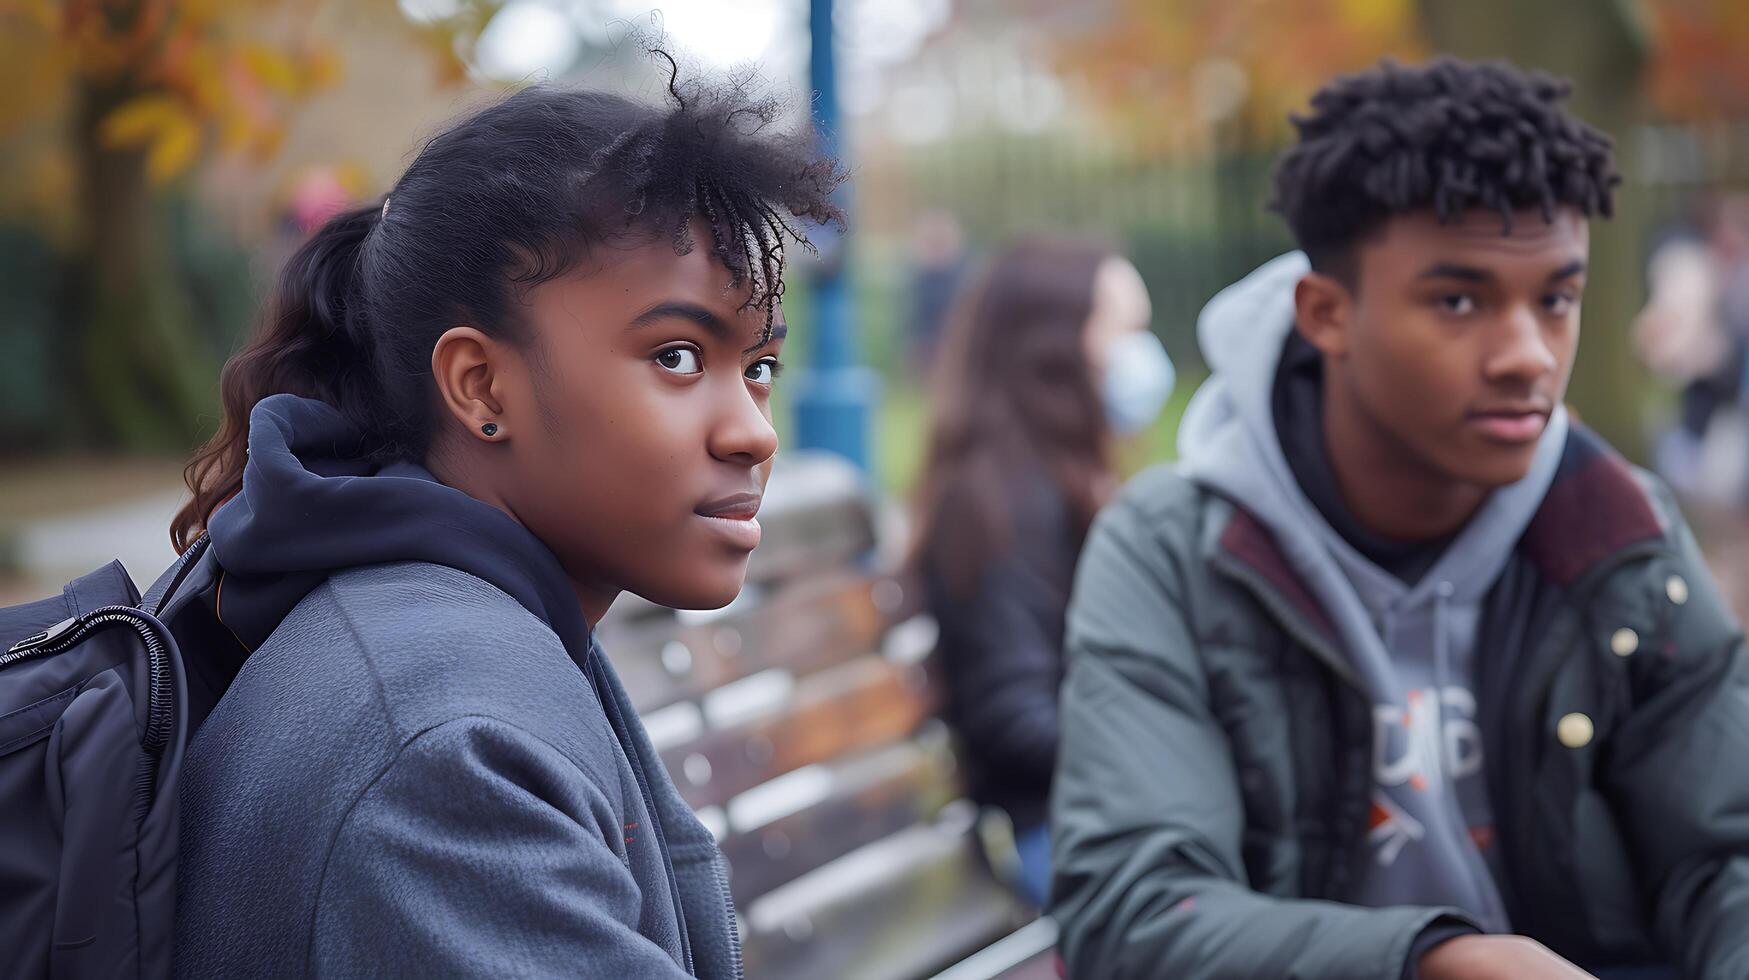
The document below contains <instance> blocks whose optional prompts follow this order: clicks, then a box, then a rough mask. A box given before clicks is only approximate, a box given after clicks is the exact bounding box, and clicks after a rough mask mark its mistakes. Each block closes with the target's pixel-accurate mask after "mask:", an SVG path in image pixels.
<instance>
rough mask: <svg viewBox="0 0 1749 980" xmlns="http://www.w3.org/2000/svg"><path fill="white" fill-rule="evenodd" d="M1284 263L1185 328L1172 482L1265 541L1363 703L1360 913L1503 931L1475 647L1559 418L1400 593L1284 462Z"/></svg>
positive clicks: (1297, 256)
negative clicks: (1524, 467)
mask: <svg viewBox="0 0 1749 980" xmlns="http://www.w3.org/2000/svg"><path fill="white" fill-rule="evenodd" d="M1308 271H1310V265H1309V263H1308V262H1307V260H1306V258H1305V256H1304V255H1303V254H1301V253H1298V252H1295V253H1290V254H1288V255H1284V256H1281V257H1280V258H1277V259H1275V260H1273V261H1271V262H1269V263H1267V264H1266V265H1264V266H1262V267H1261V268H1259V269H1258V270H1257V271H1256V272H1254V273H1252V274H1251V275H1250V276H1248V277H1247V278H1245V279H1244V280H1241V281H1240V282H1239V283H1237V284H1235V285H1233V286H1231V287H1229V288H1228V289H1226V290H1225V291H1223V292H1222V293H1221V294H1220V295H1218V296H1216V297H1215V298H1214V299H1213V300H1212V301H1211V302H1210V303H1209V304H1208V306H1207V308H1205V309H1204V311H1203V314H1202V316H1201V318H1200V319H1199V320H1198V323H1197V338H1198V341H1199V343H1200V345H1201V347H1202V351H1203V355H1204V357H1205V359H1206V361H1207V362H1208V364H1209V366H1210V368H1211V369H1212V372H1213V373H1212V375H1211V377H1210V378H1209V379H1208V381H1206V382H1205V383H1204V384H1203V386H1202V388H1201V389H1199V390H1198V391H1197V393H1196V395H1195V396H1194V397H1193V398H1192V400H1191V403H1190V406H1189V408H1188V409H1187V410H1186V413H1185V417H1184V420H1183V423H1182V424H1181V426H1180V429H1179V440H1178V448H1179V457H1180V462H1179V472H1180V473H1181V474H1183V475H1184V476H1186V477H1188V478H1189V479H1191V480H1193V481H1195V482H1197V483H1199V484H1201V485H1203V486H1205V487H1207V488H1208V489H1210V490H1212V491H1214V492H1216V493H1219V494H1220V495H1222V496H1223V497H1226V498H1227V499H1229V500H1231V501H1233V502H1234V504H1235V505H1237V506H1239V507H1241V508H1243V509H1244V511H1246V512H1247V513H1248V514H1250V515H1251V516H1252V517H1254V518H1255V519H1256V520H1257V521H1258V522H1259V523H1261V524H1262V525H1263V526H1264V527H1265V528H1267V529H1268V530H1269V532H1270V533H1271V535H1272V536H1273V537H1274V539H1275V543H1276V545H1277V547H1278V549H1279V550H1280V552H1281V554H1282V556H1283V557H1284V558H1285V560H1286V561H1287V563H1288V565H1289V567H1290V568H1291V569H1292V570H1293V572H1294V573H1295V574H1296V576H1297V577H1298V579H1299V581H1300V582H1302V583H1304V586H1305V587H1306V588H1307V589H1308V590H1309V591H1310V592H1311V594H1312V595H1313V597H1314V598H1315V599H1316V600H1317V604H1318V606H1319V607H1320V608H1321V610H1322V611H1323V612H1324V613H1325V615H1326V616H1327V617H1328V619H1329V622H1330V624H1331V625H1332V626H1333V627H1334V630H1335V634H1336V638H1337V640H1338V646H1339V649H1338V651H1337V652H1338V653H1339V654H1340V655H1341V656H1342V657H1344V658H1345V659H1346V660H1347V662H1348V664H1349V666H1350V667H1352V668H1353V674H1354V675H1355V676H1356V677H1357V678H1358V679H1359V680H1360V681H1361V683H1362V684H1363V685H1364V687H1365V689H1366V693H1367V694H1368V696H1369V697H1370V698H1371V699H1372V703H1373V704H1374V719H1375V726H1374V735H1373V738H1374V745H1373V750H1374V751H1373V758H1374V775H1375V778H1376V780H1377V785H1376V787H1375V792H1374V799H1373V820H1372V824H1371V829H1372V833H1371V834H1370V835H1369V838H1368V841H1369V843H1370V844H1371V845H1372V846H1371V847H1370V848H1369V849H1367V850H1369V851H1370V853H1368V854H1366V855H1365V857H1364V861H1365V867H1363V868H1361V869H1360V871H1359V874H1358V875H1357V880H1358V882H1359V885H1358V894H1357V895H1355V896H1353V899H1354V900H1355V901H1357V902H1359V903H1360V904H1366V905H1397V904H1420V905H1448V906H1455V907H1457V908H1460V909H1462V910H1464V911H1466V912H1468V913H1470V915H1471V916H1472V917H1474V918H1475V919H1476V920H1477V921H1478V922H1480V923H1481V924H1483V925H1484V926H1486V927H1489V928H1506V927H1507V926H1508V925H1509V923H1507V922H1506V920H1505V913H1504V906H1503V904H1502V902H1501V900H1500V896H1499V893H1498V889H1497V886H1496V884H1495V882H1494V876H1493V874H1491V873H1490V866H1491V865H1492V863H1493V862H1494V861H1495V860H1496V855H1494V854H1492V853H1483V851H1482V848H1483V846H1484V845H1479V844H1476V843H1474V841H1478V840H1487V839H1488V838H1489V837H1490V835H1491V830H1492V817H1491V815H1490V807H1489V804H1488V800H1487V797H1486V785H1485V780H1484V779H1483V778H1482V767H1483V765H1484V764H1485V760H1483V758H1482V745H1481V737H1480V729H1479V728H1478V727H1477V726H1476V724H1475V714H1476V704H1475V697H1474V694H1473V692H1474V690H1475V685H1474V683H1473V679H1474V674H1475V637H1476V633H1477V631H1478V629H1479V627H1480V620H1481V613H1482V607H1483V602H1484V600H1485V598H1486V596H1487V594H1488V591H1489V590H1490V589H1491V588H1492V587H1493V585H1494V582H1495V580H1496V579H1498V578H1499V576H1500V573H1501V572H1502V571H1503V570H1504V568H1505V566H1506V563H1507V561H1508V560H1510V558H1511V556H1512V553H1513V551H1514V550H1515V549H1516V548H1517V545H1518V541H1519V539H1520V538H1521V537H1522V536H1523V534H1524V532H1525V529H1526V528H1527V527H1528V526H1529V524H1530V522H1531V519H1532V518H1533V517H1534V516H1535V515H1536V512H1537V510H1538V508H1539V507H1540V506H1541V504H1542V501H1543V497H1544V496H1545V495H1546V494H1547V492H1548V489H1549V486H1550V484H1551V482H1552V481H1553V479H1554V476H1555V473H1556V470H1557V469H1558V468H1559V466H1560V462H1561V457H1562V454H1563V450H1564V448H1565V446H1566V442H1567V433H1568V424H1569V423H1568V419H1567V414H1566V411H1565V409H1564V408H1558V409H1557V410H1556V411H1555V413H1554V415H1553V416H1552V417H1551V418H1550V420H1549V425H1548V428H1547V430H1546V431H1545V432H1544V434H1543V437H1542V440H1541V442H1540V443H1539V445H1538V448H1537V452H1536V456H1535V459H1534V461H1533V463H1532V465H1531V469H1530V473H1529V474H1528V475H1527V476H1526V477H1525V478H1524V479H1523V480H1521V481H1519V482H1518V483H1515V484H1513V485H1511V486H1508V487H1503V488H1501V489H1499V490H1496V491H1495V492H1494V493H1493V494H1491V495H1490V496H1489V498H1488V500H1487V501H1486V502H1485V503H1484V504H1483V506H1482V508H1481V509H1480V510H1479V511H1478V512H1477V513H1476V515H1475V516H1474V517H1472V518H1471V519H1470V521H1469V522H1468V523H1467V524H1466V525H1465V526H1464V527H1463V528H1462V529H1461V530H1460V531H1459V532H1458V533H1457V534H1456V535H1455V536H1454V537H1453V538H1452V539H1451V541H1450V542H1449V544H1447V545H1446V547H1445V549H1444V551H1443V552H1442V553H1441V554H1440V555H1439V557H1438V559H1437V560H1436V561H1435V562H1434V564H1433V565H1432V567H1431V568H1430V569H1429V570H1428V572H1427V573H1426V574H1425V575H1423V576H1422V577H1421V578H1419V579H1418V580H1417V581H1416V582H1415V583H1413V584H1407V583H1405V582H1403V581H1402V580H1401V579H1399V578H1397V577H1396V576H1395V575H1392V574H1391V573H1390V572H1387V571H1385V570H1384V569H1382V568H1380V567H1379V566H1378V565H1376V564H1375V563H1374V562H1373V561H1371V560H1370V559H1368V558H1367V557H1365V556H1364V555H1362V554H1361V553H1360V551H1358V550H1357V549H1356V548H1355V547H1354V546H1353V545H1352V544H1350V543H1349V541H1347V540H1346V539H1344V538H1343V537H1342V535H1341V534H1339V533H1338V532H1337V531H1336V530H1335V529H1333V528H1332V527H1331V525H1330V523H1329V521H1327V520H1326V519H1325V517H1324V516H1323V514H1322V513H1321V512H1320V511H1319V510H1318V508H1317V506H1316V505H1314V503H1313V502H1312V501H1311V499H1310V498H1309V497H1308V496H1307V494H1306V493H1305V491H1304V490H1303V489H1302V488H1301V487H1300V485H1299V482H1298V481H1297V480H1296V478H1295V476H1294V472H1293V470H1292V468H1291V467H1290V466H1289V464H1288V462H1287V458H1286V456H1285V454H1284V453H1283V451H1282V446H1281V436H1280V434H1279V433H1278V432H1277V430H1276V425H1275V418H1274V415H1273V400H1272V396H1273V392H1274V385H1275V383H1276V377H1277V370H1278V368H1279V366H1280V362H1281V357H1282V351H1283V348H1284V346H1285V344H1286V341H1287V339H1288V335H1289V333H1290V332H1291V331H1292V330H1293V329H1294V309H1293V294H1294V287H1295V285H1296V284H1297V283H1298V281H1299V280H1300V278H1301V277H1302V276H1304V275H1305V274H1306V273H1307V272H1308Z"/></svg>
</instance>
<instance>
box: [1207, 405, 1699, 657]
mask: <svg viewBox="0 0 1749 980" xmlns="http://www.w3.org/2000/svg"><path fill="white" fill-rule="evenodd" d="M1663 535H1664V526H1663V524H1662V522H1660V521H1659V519H1658V514H1657V511H1656V510H1654V509H1653V507H1652V502H1651V500H1650V499H1648V497H1647V495H1646V491H1645V488H1643V487H1642V486H1641V485H1640V482H1639V481H1638V480H1637V479H1635V478H1634V474H1633V470H1632V469H1631V468H1630V467H1629V466H1628V463H1627V461H1626V460H1624V459H1622V458H1621V456H1620V455H1618V454H1617V453H1616V452H1615V451H1614V450H1613V449H1611V448H1610V447H1609V445H1608V444H1607V443H1605V442H1604V441H1603V440H1602V439H1601V438H1599V437H1598V436H1597V435H1596V434H1595V433H1593V432H1591V431H1590V430H1589V429H1586V428H1584V427H1583V426H1580V425H1578V424H1574V426H1573V427H1572V430H1571V431H1570V433H1569V435H1568V439H1567V448H1566V452H1565V454H1564V455H1563V456H1562V459H1561V465H1560V469H1559V470H1558V471H1557V472H1556V474H1555V481H1554V483H1553V484H1552V485H1551V486H1550V487H1549V491H1548V493H1546V494H1545V495H1544V496H1543V502H1542V505H1541V506H1540V507H1538V508H1537V512H1536V515H1535V516H1534V517H1532V518H1531V522H1530V526H1529V527H1528V528H1526V529H1525V532H1524V537H1523V538H1521V539H1520V540H1519V550H1520V551H1521V552H1522V553H1523V554H1524V556H1525V557H1526V558H1528V559H1529V560H1530V561H1531V562H1532V563H1533V564H1535V565H1536V566H1537V568H1538V569H1540V570H1541V571H1542V573H1543V574H1544V575H1546V576H1548V578H1549V579H1551V580H1552V581H1554V582H1555V583H1557V584H1559V585H1561V586H1569V585H1572V584H1573V583H1574V582H1577V581H1578V580H1579V579H1580V578H1582V577H1584V575H1585V573H1586V572H1588V571H1590V570H1591V569H1593V568H1596V567H1597V566H1598V565H1600V564H1602V563H1604V562H1606V561H1608V560H1609V559H1610V558H1611V557H1613V556H1615V555H1616V554H1618V553H1620V552H1621V551H1622V550H1623V549H1626V548H1629V547H1632V546H1634V545H1637V544H1642V543H1644V542H1647V541H1654V540H1657V539H1659V538H1661V537H1663ZM1220 545H1221V548H1222V550H1224V551H1226V552H1227V553H1228V554H1230V555H1232V556H1233V557H1234V558H1236V559H1238V560H1239V561H1240V562H1242V563H1244V564H1245V565H1246V566H1248V567H1249V568H1251V569H1252V570H1253V571H1255V572H1256V573H1257V574H1258V575H1260V576H1262V578H1263V580H1264V581H1265V582H1268V583H1269V584H1270V585H1271V586H1273V587H1274V588H1275V589H1276V591H1277V592H1279V593H1280V594H1281V596H1282V598H1284V599H1286V600H1287V602H1288V604H1289V605H1291V606H1292V607H1293V608H1294V609H1295V610H1297V611H1298V612H1299V613H1300V614H1301V615H1303V616H1305V617H1306V620H1307V621H1308V622H1310V623H1311V624H1312V625H1313V626H1314V627H1315V628H1317V629H1318V630H1320V631H1321V632H1323V633H1324V634H1325V635H1326V636H1328V637H1330V638H1335V636H1336V628H1335V625H1334V624H1333V623H1332V622H1331V620H1330V617H1329V615H1328V614H1326V613H1325V611H1324V608H1323V606H1322V605H1320V604H1319V602H1318V600H1317V598H1316V597H1314V596H1313V595H1312V593H1311V592H1310V591H1309V590H1308V589H1307V588H1306V586H1305V583H1304V582H1302V581H1301V579H1300V576H1299V575H1298V573H1296V572H1295V571H1294V570H1293V569H1292V567H1290V566H1289V565H1288V563H1287V559H1286V558H1285V557H1284V556H1283V555H1282V553H1281V548H1280V547H1279V546H1278V545H1277V544H1276V541H1275V536H1274V535H1272V534H1271V533H1270V532H1269V529H1268V528H1266V527H1264V526H1263V524H1262V522H1260V521H1258V520H1257V518H1255V517H1253V516H1252V515H1251V513H1250V512H1249V511H1247V510H1246V509H1245V508H1244V506H1243V505H1241V504H1237V503H1235V504H1234V507H1233V516H1232V519H1231V520H1230V521H1228V523H1227V527H1226V530H1225V531H1223V532H1222V534H1221V541H1220Z"/></svg>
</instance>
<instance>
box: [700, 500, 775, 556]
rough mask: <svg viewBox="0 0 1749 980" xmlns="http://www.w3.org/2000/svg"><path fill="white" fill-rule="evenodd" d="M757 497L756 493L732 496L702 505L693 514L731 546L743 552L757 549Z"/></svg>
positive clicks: (759, 531)
mask: <svg viewBox="0 0 1749 980" xmlns="http://www.w3.org/2000/svg"><path fill="white" fill-rule="evenodd" d="M760 499H761V498H760V496H759V494H756V493H735V494H730V495H728V496H726V497H719V498H717V499H716V500H713V501H711V502H709V503H706V504H701V505H699V507H698V508H697V509H695V510H694V511H693V514H694V515H695V516H696V517H698V518H699V519H700V520H702V521H704V522H705V524H706V525H707V526H709V527H710V528H711V529H712V530H713V531H715V532H716V533H718V534H720V535H722V536H723V537H724V538H725V539H726V540H727V541H728V542H729V543H730V544H732V545H734V546H735V547H738V548H741V549H743V550H746V551H752V550H753V549H754V548H757V547H759V538H760V535H761V534H762V531H761V529H760V527H759V518H758V517H757V516H755V515H757V514H758V513H759V502H760Z"/></svg>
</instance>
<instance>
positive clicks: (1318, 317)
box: [1294, 272, 1354, 357]
mask: <svg viewBox="0 0 1749 980" xmlns="http://www.w3.org/2000/svg"><path fill="white" fill-rule="evenodd" d="M1353 319H1354V294H1353V293H1351V292H1350V291H1349V289H1348V287H1347V286H1346V285H1344V284H1343V283H1342V281H1341V280H1340V279H1337V278H1336V277H1335V276H1328V275H1325V274H1324V273H1322V272H1308V273H1306V274H1305V275H1304V276H1302V277H1301V278H1300V281H1299V284H1298V285H1297V286H1295V287H1294V325H1295V326H1296V327H1297V328H1298V329H1299V331H1300V336H1302V337H1304V338H1306V341H1307V342H1308V343H1310V344H1311V345H1312V346H1313V347H1316V348H1317V349H1318V350H1319V351H1320V352H1322V353H1324V354H1325V355H1327V356H1330V357H1341V356H1342V355H1344V354H1346V353H1348V345H1349V342H1350V337H1349V331H1350V325H1351V324H1352V322H1353Z"/></svg>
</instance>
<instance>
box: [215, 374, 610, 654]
mask: <svg viewBox="0 0 1749 980" xmlns="http://www.w3.org/2000/svg"><path fill="white" fill-rule="evenodd" d="M363 442H364V440H363V438H362V436H361V435H360V433H359V432H358V430H357V429H356V428H355V427H354V426H353V425H352V424H351V423H350V422H348V421H347V419H346V418H345V417H344V416H343V415H341V414H340V412H339V411H337V410H336V409H335V408H334V407H333V406H331V405H328V404H327V403H325V402H320V401H316V400H314V399H309V398H300V397H298V396H296V395H274V396H272V397H269V398H264V399H262V400H261V402H260V403H259V404H257V405H256V406H255V410H254V411H253V412H251V413H250V415H249V462H248V464H247V466H246V467H245V468H244V472H243V490H242V492H241V493H239V494H237V496H235V497H233V498H232V499H231V500H230V501H228V502H226V503H225V504H224V505H223V506H221V507H220V508H219V509H218V512H217V513H215V514H214V515H213V516H212V520H211V521H209V522H208V531H209V533H210V534H211V536H212V548H213V553H214V555H215V556H216V557H217V558H218V562H219V565H220V566H221V567H222V568H223V569H224V578H223V580H222V583H221V586H220V590H219V594H218V601H217V606H218V613H219V616H220V618H221V619H222V621H223V622H224V624H225V625H226V626H228V627H230V629H231V631H232V632H233V633H235V634H236V635H237V638H238V639H239V640H241V641H242V642H243V644H244V645H245V646H246V647H248V648H249V649H250V650H254V649H255V648H256V647H258V646H260V645H261V643H262V642H263V641H265V640H266V639H267V637H268V635H269V634H271V633H272V632H273V631H274V629H275V628H276V627H278V626H279V624H280V621H281V620H283V619H284V618H285V617H286V614H288V613H290V612H291V610H292V607H293V606H296V605H297V604H298V602H299V601H300V600H302V599H303V597H304V596H306V595H308V594H309V592H310V591H311V590H312V589H314V588H315V587H316V586H317V585H320V584H321V582H322V581H323V580H324V579H325V578H327V577H328V576H329V575H330V574H332V573H334V572H337V571H340V570H342V569H347V568H353V567H356V566H359V565H377V564H384V563H387V562H402V561H418V562H430V563H432V564H436V565H445V566H448V567H450V568H454V569H457V570H458V571H463V572H467V573H468V574H470V575H474V576H476V577H478V578H481V579H484V580H485V581H487V582H489V583H491V584H492V585H494V586H496V587H497V588H499V589H501V590H502V591H504V592H505V593H507V594H508V595H510V596H511V597H512V598H514V599H515V600H516V601H517V602H519V603H521V604H522V605H523V607H525V608H526V609H528V611H529V612H531V613H534V614H535V615H536V616H539V617H540V618H541V619H542V620H543V621H545V622H546V624H547V625H548V626H550V627H552V629H553V632H555V633H557V634H558V636H559V639H561V640H562V641H564V644H565V648H566V649H567V650H568V651H569V652H570V654H571V656H572V658H573V659H574V660H576V661H577V662H578V664H579V665H582V664H584V663H585V662H586V656H587V650H588V646H589V624H588V623H587V622H586V621H585V620H584V618H583V610H582V607H581V606H580V605H579V604H578V601H577V597H576V594H575V593H574V592H573V591H572V589H571V586H570V582H569V580H568V579H567V578H566V576H565V574H564V570H563V569H562V568H561V566H560V565H559V561H558V559H557V558H556V557H554V555H553V553H552V551H551V550H549V549H548V548H547V547H546V545H544V544H542V543H541V541H540V539H538V538H536V537H535V536H534V535H533V534H532V533H531V532H529V530H528V529H527V528H525V527H523V526H522V525H521V524H518V523H517V522H516V521H515V520H513V519H512V518H511V517H510V515H508V514H506V513H504V512H503V511H501V510H499V509H498V508H496V507H493V506H491V505H490V504H487V503H483V502H481V501H479V500H476V499H474V498H473V497H470V496H468V495H467V494H465V493H462V492H461V491H459V490H455V489H453V488H451V487H447V486H445V485H443V484H442V483H439V482H438V481H437V478H436V477H434V476H432V475H431V473H430V472H429V471H428V470H426V469H425V468H424V467H422V466H419V465H417V464H415V463H408V462H397V463H391V464H389V465H387V466H379V465H377V464H375V463H373V462H371V461H370V460H369V459H366V458H364V457H363V456H362V455H361V452H360V450H361V447H362V445H363Z"/></svg>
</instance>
